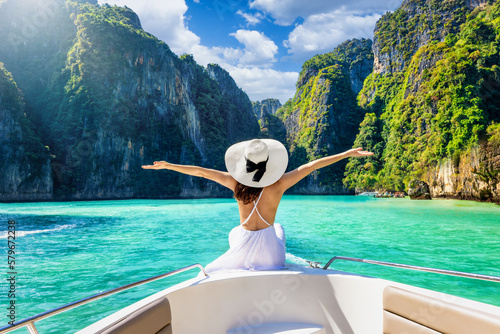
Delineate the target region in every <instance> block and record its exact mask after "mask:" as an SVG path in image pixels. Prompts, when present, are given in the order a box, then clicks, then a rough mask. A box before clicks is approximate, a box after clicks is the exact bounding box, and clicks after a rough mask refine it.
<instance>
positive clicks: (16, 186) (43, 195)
mask: <svg viewBox="0 0 500 334" xmlns="http://www.w3.org/2000/svg"><path fill="white" fill-rule="evenodd" d="M0 157H1V159H0V200H1V201H6V200H8V201H23V200H47V199H50V198H52V171H51V168H50V156H49V149H48V148H47V147H44V146H43V145H42V143H41V141H40V138H39V137H38V136H37V135H36V133H35V129H34V127H33V125H32V124H31V122H30V121H29V120H28V118H27V117H26V109H25V104H24V102H23V98H22V96H21V94H20V91H19V89H18V88H17V85H16V83H15V82H14V80H13V78H12V76H11V74H10V73H9V72H8V71H7V70H6V69H5V67H4V65H3V64H2V63H0Z"/></svg>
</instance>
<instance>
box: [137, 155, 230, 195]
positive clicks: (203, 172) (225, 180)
mask: <svg viewBox="0 0 500 334" xmlns="http://www.w3.org/2000/svg"><path fill="white" fill-rule="evenodd" d="M142 168H143V169H169V170H173V171H176V172H179V173H182V174H187V175H192V176H197V177H203V178H205V179H208V180H212V181H214V182H217V183H219V184H221V185H223V186H224V187H227V188H229V189H231V190H233V191H234V188H235V187H236V184H237V182H236V180H235V179H233V177H232V176H231V175H230V174H229V173H227V172H221V171H218V170H215V169H209V168H204V167H198V166H191V165H176V164H171V163H169V162H166V161H155V162H154V163H153V164H152V165H146V166H142Z"/></svg>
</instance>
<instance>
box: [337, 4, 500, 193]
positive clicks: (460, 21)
mask: <svg viewBox="0 0 500 334" xmlns="http://www.w3.org/2000/svg"><path fill="white" fill-rule="evenodd" d="M499 17H500V4H499V3H498V2H494V1H465V0H447V1H434V0H407V1H404V2H403V4H402V6H401V7H400V8H399V9H397V10H396V11H395V12H393V13H388V14H386V15H385V16H384V17H382V18H381V19H380V20H379V22H377V26H376V31H375V39H374V43H373V51H374V64H375V65H374V72H373V73H372V74H371V75H370V76H369V77H368V78H367V80H366V81H365V83H364V86H363V89H362V90H361V92H360V94H359V96H358V101H359V103H360V106H361V107H362V108H363V109H364V110H365V111H366V115H365V119H364V121H363V122H362V123H361V127H360V129H359V133H358V136H357V138H356V141H355V146H363V147H364V148H366V149H369V150H372V151H374V152H375V155H374V156H373V157H370V158H367V159H365V160H363V161H358V160H355V159H352V160H351V161H350V162H349V164H348V165H347V170H346V173H345V179H344V184H346V185H348V186H350V187H351V188H357V189H358V190H371V189H373V190H390V191H406V190H407V189H406V188H407V185H408V182H409V181H410V180H414V179H420V180H424V181H426V182H427V183H428V184H429V185H430V187H431V189H430V190H431V193H432V195H433V196H440V197H442V196H446V197H454V198H469V199H470V198H475V199H483V200H485V199H490V200H494V198H497V197H498V195H497V193H496V190H495V189H497V187H498V178H496V176H495V175H496V174H498V166H497V165H495V164H493V163H491V161H495V159H498V156H497V154H498V151H497V150H495V149H492V148H491V147H490V146H491V145H490V144H487V143H491V140H492V138H493V137H494V136H493V135H492V134H491V133H492V132H491V130H488V129H492V128H495V124H497V123H498V122H499V121H500V102H499V97H500V82H499V77H498V76H496V73H498V65H500V64H499V56H498V48H496V39H497V38H498V30H497V29H498V26H499V24H498V22H499V19H498V18H499ZM488 145H490V146H488ZM496 152H497V153H496ZM487 156H488V157H487ZM486 157H487V158H486ZM485 164H486V165H488V167H487V168H486V167H485V168H486V170H482V169H481V168H483V167H480V166H481V165H483V166H484V165H485ZM481 170H482V171H481Z"/></svg>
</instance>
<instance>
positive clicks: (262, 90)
mask: <svg viewBox="0 0 500 334" xmlns="http://www.w3.org/2000/svg"><path fill="white" fill-rule="evenodd" d="M225 69H226V70H227V71H228V72H229V74H231V76H232V77H233V79H234V80H235V81H236V82H237V83H238V85H240V87H241V89H243V91H244V92H245V93H247V94H248V96H249V97H250V100H252V101H262V100H264V99H267V98H274V99H279V100H280V102H281V103H282V104H284V103H285V102H286V101H288V99H290V98H292V97H293V96H294V95H295V83H296V82H297V79H298V77H299V73H297V72H281V71H276V70H273V69H270V68H265V69H260V68H239V67H229V68H225Z"/></svg>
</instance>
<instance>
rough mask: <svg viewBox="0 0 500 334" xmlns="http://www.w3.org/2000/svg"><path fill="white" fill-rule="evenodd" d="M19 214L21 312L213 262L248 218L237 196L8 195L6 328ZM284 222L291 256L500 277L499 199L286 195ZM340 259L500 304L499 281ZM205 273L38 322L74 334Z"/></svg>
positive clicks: (3, 207) (4, 212)
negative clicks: (10, 253)
mask: <svg viewBox="0 0 500 334" xmlns="http://www.w3.org/2000/svg"><path fill="white" fill-rule="evenodd" d="M10 219H14V220H15V221H16V226H17V232H16V233H17V239H16V249H15V251H16V254H15V256H16V268H15V269H16V273H17V274H16V299H15V301H16V304H15V305H16V317H17V320H20V319H22V318H25V317H28V316H32V315H35V314H37V313H40V312H43V311H46V310H49V309H51V308H55V307H58V306H61V305H63V304H66V303H69V302H72V301H75V300H78V299H81V298H84V297H87V296H89V295H92V294H95V293H98V292H102V291H105V290H109V289H112V288H115V287H118V286H121V285H124V284H127V283H131V282H134V281H137V280H140V279H144V278H148V277H152V276H155V275H159V274H162V273H165V272H168V271H171V270H173V269H177V268H179V267H183V266H187V265H190V264H193V263H201V264H203V265H206V264H207V263H209V262H211V261H212V260H214V259H215V258H216V257H218V256H219V255H221V254H222V253H223V252H225V251H226V250H227V248H228V242H227V235H228V233H229V231H230V230H231V228H233V227H234V226H235V224H237V222H238V219H239V218H238V211H237V205H236V203H235V201H234V200H233V199H202V200H124V201H97V202H63V203H16V204H0V249H1V254H4V255H3V256H4V259H3V260H1V261H2V264H3V267H2V269H3V271H4V277H5V279H2V282H3V283H1V295H0V309H1V310H5V311H3V313H2V312H0V319H1V320H0V323H1V325H2V326H3V325H5V324H7V322H8V318H7V310H6V307H7V305H8V303H9V301H10V299H9V298H8V297H7V295H8V290H9V286H8V283H7V281H6V277H7V272H8V271H9V269H8V268H7V238H6V231H7V226H8V221H9V220H10ZM276 221H277V222H280V223H281V224H282V225H283V226H284V228H285V232H286V237H287V261H288V262H293V263H299V264H300V263H304V259H307V260H313V261H319V262H322V263H326V262H327V261H328V260H329V259H330V258H331V257H333V256H335V255H342V256H352V257H358V258H366V259H373V260H381V261H389V262H399V263H405V264H413V265H420V266H429V267H436V268H442V269H452V270H458V271H465V272H474V273H480V274H487V275H496V276H500V207H499V206H495V205H493V204H487V203H476V202H469V201H453V200H432V201H411V200H409V199H390V198H388V199H375V198H366V197H354V196H285V197H284V199H283V201H282V203H281V206H280V209H279V210H278V215H277V220H276ZM332 267H334V269H340V270H346V271H352V272H356V273H360V274H365V275H371V276H377V277H382V278H387V279H391V280H395V281H399V282H403V283H408V284H413V285H417V286H422V287H426V288H430V289H434V290H438V291H443V292H447V293H451V294H454V295H459V296H462V297H466V298H470V299H474V300H478V301H482V302H487V303H491V304H495V305H498V306H500V284H499V283H493V282H482V281H476V280H471V279H465V278H458V277H446V276H442V275H438V274H430V273H417V272H414V271H407V270H403V269H394V268H386V267H379V266H374V265H369V264H360V263H351V262H344V261H339V262H334V264H333V265H332ZM197 273H198V271H197V270H193V271H191V272H188V273H185V274H181V275H179V276H174V277H171V278H167V279H164V280H160V281H157V282H153V283H150V284H146V285H144V286H141V287H138V288H135V289H132V290H129V291H126V292H122V293H120V294H117V295H115V296H112V297H109V298H105V299H103V300H101V301H98V302H96V303H92V304H90V306H89V305H84V306H81V307H79V308H76V309H74V310H72V311H69V312H67V313H65V314H61V315H57V316H54V317H52V318H50V319H47V320H43V321H41V322H40V323H39V324H37V328H38V329H39V331H40V332H41V333H74V332H75V331H76V330H79V329H81V328H84V327H85V326H87V325H89V324H90V323H92V322H94V321H96V320H98V319H100V318H102V317H104V316H106V315H108V314H111V313H112V312H114V311H115V310H117V309H119V308H121V307H123V306H125V305H127V304H129V303H130V302H133V301H136V300H139V299H140V298H142V297H144V296H146V295H150V294H152V293H154V292H157V291H160V290H161V289H163V288H164V287H165V284H167V283H171V284H173V283H177V282H180V281H182V280H185V279H187V278H191V277H194V276H195V275H197ZM68 324H70V325H68ZM16 332H17V333H27V331H26V330H20V331H16Z"/></svg>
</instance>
